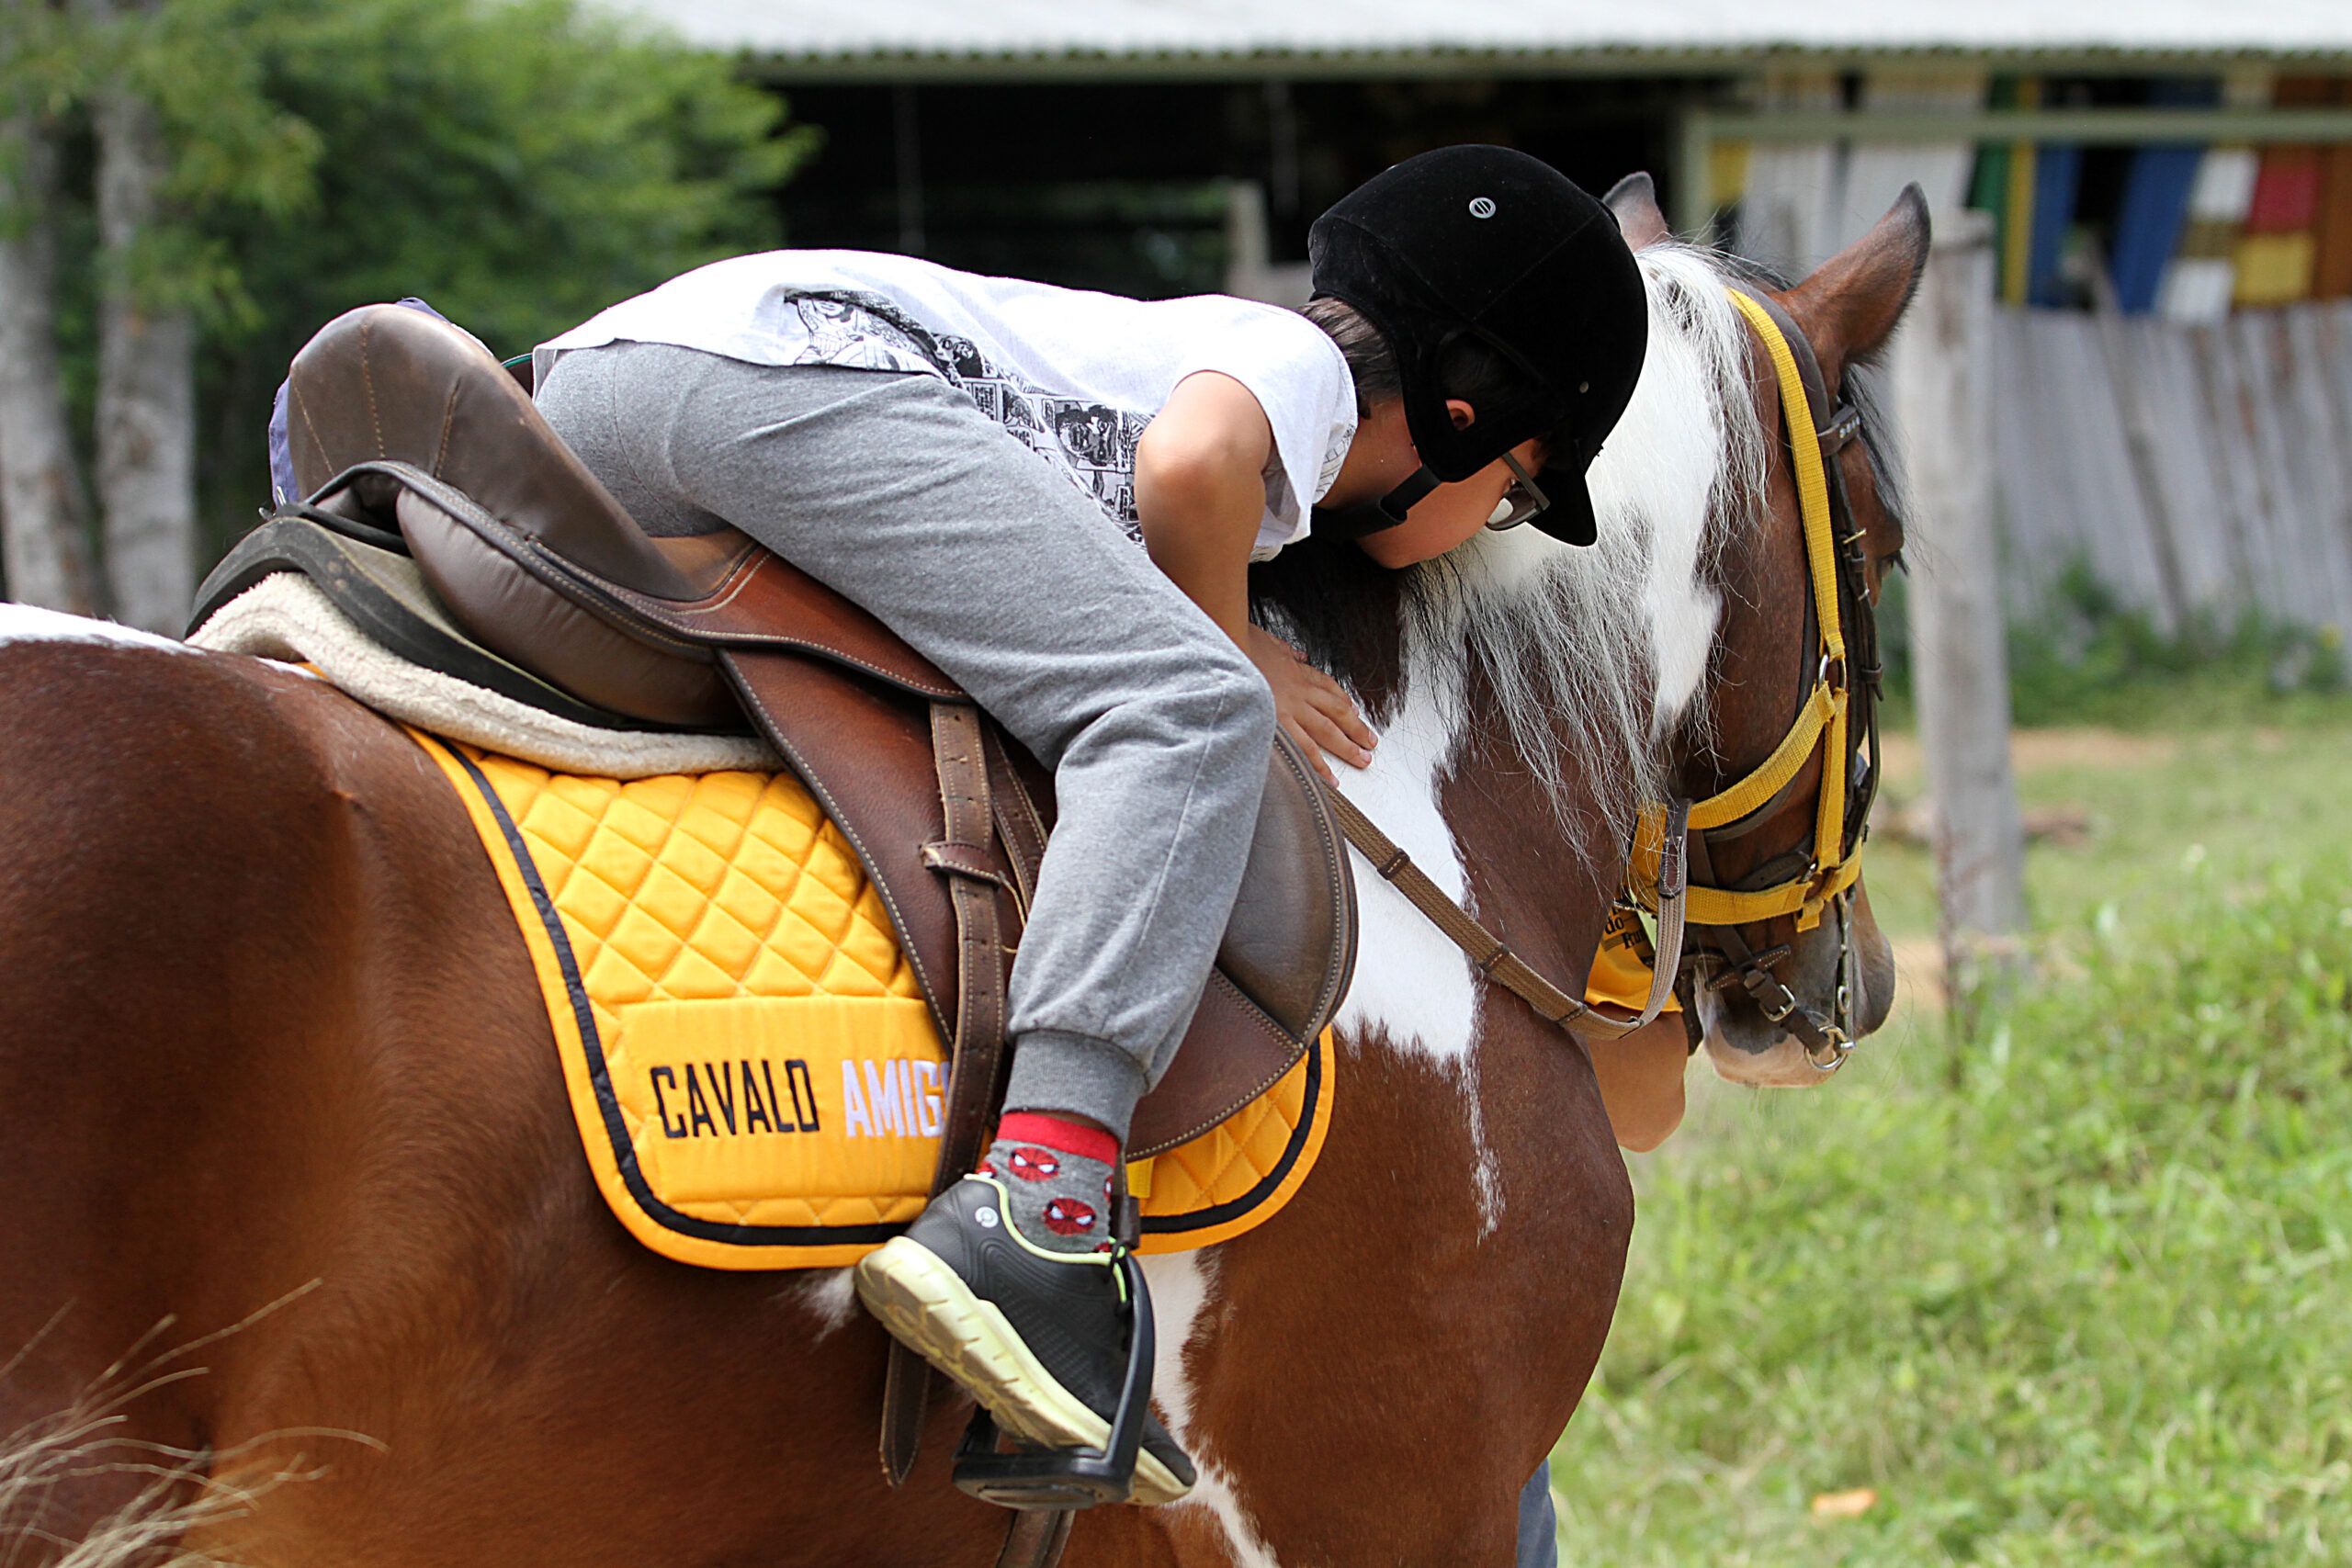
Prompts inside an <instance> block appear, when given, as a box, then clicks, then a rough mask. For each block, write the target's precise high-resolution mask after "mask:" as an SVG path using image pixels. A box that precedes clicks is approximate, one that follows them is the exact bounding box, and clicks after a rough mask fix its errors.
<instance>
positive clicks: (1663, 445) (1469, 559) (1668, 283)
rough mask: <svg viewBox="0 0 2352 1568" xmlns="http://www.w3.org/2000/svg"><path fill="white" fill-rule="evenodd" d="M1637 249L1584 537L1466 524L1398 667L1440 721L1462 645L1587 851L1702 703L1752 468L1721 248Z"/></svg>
mask: <svg viewBox="0 0 2352 1568" xmlns="http://www.w3.org/2000/svg"><path fill="white" fill-rule="evenodd" d="M1636 259H1637V260H1638V262H1639V263H1640V265H1641V271H1642V278H1643V281H1644V283H1645V284H1646V285H1647V287H1648V290H1649V318H1650V321H1649V326H1650V330H1649V349H1648V355H1647V357H1646V359H1645V362H1644V364H1643V367H1642V378H1641V381H1640V383H1639V385H1638V386H1636V388H1635V389H1634V398H1633V401H1632V402H1631V403H1630V404H1629V405H1628V406H1627V408H1626V410H1625V413H1624V417H1623V419H1621V420H1620V421H1619V422H1618V424H1617V428H1616V429H1615V430H1614V431H1613V432H1611V434H1610V436H1609V439H1608V442H1607V444H1606V445H1605V446H1604V447H1603V448H1602V450H1601V453H1600V457H1598V458H1597V459H1595V461H1594V463H1593V466H1592V469H1591V474H1590V482H1591V486H1592V496H1593V502H1594V505H1595V509H1596V510H1597V512H1598V513H1599V514H1600V540H1599V542H1598V543H1597V544H1595V545H1593V546H1591V547H1589V548H1581V549H1579V548H1577V547H1571V546H1566V545H1563V544H1560V543H1558V542H1557V541H1555V540H1553V539H1551V538H1549V537H1547V536H1544V535H1543V534H1541V533H1540V532H1538V531H1537V530H1536V529H1533V528H1516V529H1512V530H1510V531H1508V532H1506V533H1500V534H1481V535H1479V536H1477V537H1476V538H1475V539H1473V540H1471V541H1470V542H1469V543H1468V544H1466V545H1464V546H1462V547H1459V548H1457V549H1455V550H1453V551H1452V552H1450V553H1449V554H1448V555H1447V556H1445V557H1442V558H1440V559H1439V560H1438V561H1433V562H1430V563H1429V564H1428V565H1426V566H1424V567H1421V568H1419V569H1417V572H1418V577H1419V581H1417V582H1416V584H1415V591H1414V592H1412V593H1410V594H1408V603H1409V604H1412V606H1413V609H1412V612H1411V614H1410V619H1409V622H1408V626H1407V627H1406V638H1407V641H1406V671H1407V680H1408V684H1411V685H1419V684H1420V683H1421V682H1433V683H1434V684H1435V685H1436V687H1437V688H1438V689H1439V691H1441V692H1442V693H1443V695H1442V698H1441V701H1442V703H1443V704H1444V705H1446V706H1448V707H1449V708H1451V709H1453V713H1454V717H1455V720H1456V722H1455V724H1454V725H1453V727H1452V728H1455V729H1456V731H1457V733H1458V732H1459V730H1460V728H1462V727H1463V725H1464V724H1466V722H1467V721H1468V720H1469V718H1470V715H1468V713H1467V712H1466V711H1465V710H1464V698H1465V696H1466V694H1467V691H1468V685H1467V682H1466V681H1465V680H1464V675H1465V673H1466V671H1467V669H1468V667H1470V666H1471V665H1475V666H1476V668H1477V669H1478V670H1479V671H1480V673H1481V674H1482V675H1483V676H1484V677H1485V680H1486V683H1487V688H1488V694H1489V696H1490V699H1491V701H1492V704H1493V711H1492V713H1491V715H1490V716H1488V717H1489V719H1490V721H1491V722H1495V723H1498V724H1499V725H1500V726H1501V727H1502V728H1503V729H1504V731H1505V732H1506V733H1507V735H1508V736H1509V738H1510V740H1511V742H1512V744H1513V747H1514V749H1515V750H1517V751H1518V753H1519V755H1520V756H1521V758H1523V759H1524V760H1525V761H1526V762H1527V765H1528V767H1529V769H1530V770H1531V771H1532V773H1535V774H1536V776H1537V777H1538V778H1539V779H1540V780H1541V781H1542V782H1543V784H1544V787H1545V789H1546V792H1547V793H1548V794H1549V795H1550V796H1551V798H1552V800H1553V802H1554V804H1555V808H1557V809H1558V811H1559V812H1560V814H1561V816H1562V818H1563V820H1562V822H1561V826H1562V827H1563V828H1564V829H1568V830H1569V832H1570V835H1571V837H1572V838H1574V839H1576V840H1579V841H1581V842H1583V843H1585V844H1586V845H1587V846H1588V847H1589V848H1590V849H1593V850H1596V851H1598V850H1599V849H1600V847H1601V846H1602V845H1603V844H1613V843H1615V842H1618V841H1620V840H1621V836H1622V834H1623V831H1624V830H1625V829H1627V828H1628V827H1630V825H1631V823H1632V820H1633V815H1634V808H1635V807H1637V806H1638V805H1639V804H1640V803H1641V802H1642V801H1643V800H1645V799H1649V798H1654V797H1655V796H1656V795H1657V793H1658V792H1659V789H1660V786H1661V784H1662V783H1663V778H1662V773H1663V771H1664V767H1665V751H1664V747H1663V745H1662V744H1661V743H1662V742H1663V741H1664V740H1665V739H1668V737H1669V736H1671V735H1672V734H1674V733H1676V732H1678V731H1679V729H1681V728H1684V727H1686V726H1688V725H1691V724H1693V723H1703V722H1704V720H1705V714H1704V691H1703V681H1702V677H1703V676H1704V674H1705V672H1706V666H1707V661H1708V656H1709V653H1710V650H1711V649H1712V648H1713V641H1714V631H1715V624H1716V621H1717V618H1718V612H1719V611H1720V609H1721V604H1720V602H1719V600H1718V597H1717V595H1716V593H1715V591H1714V590H1713V587H1712V586H1711V585H1710V582H1709V576H1710V574H1709V572H1708V570H1707V568H1708V564H1709V561H1710V558H1712V556H1713V553H1714V551H1715V550H1716V549H1718V548H1719V547H1721V544H1722V542H1723V539H1724V535H1725V533H1726V532H1727V530H1728V529H1730V528H1731V527H1734V526H1737V525H1739V524H1740V523H1741V522H1743V521H1744V520H1745V519H1747V517H1748V516H1749V515H1750V514H1751V513H1752V512H1753V510H1754V508H1753V506H1752V505H1751V503H1750V502H1751V498H1752V497H1755V496H1757V495H1759V494H1761V493H1762V490H1763V485H1764V480H1765V477H1766V474H1767V472H1768V470H1767V467H1766V464H1767V461H1768V457H1769V454H1768V452H1767V448H1766V446H1765V441H1764V433H1763V428H1762V426H1761V424H1760V423H1759V422H1758V419H1757V416H1756V410H1755V405H1754V404H1753V402H1752V401H1751V400H1750V397H1749V393H1748V369H1747V365H1748V361H1747V328H1746V325H1745V322H1744V320H1743V318H1742V317H1741V316H1740V315H1739V313H1738V312H1737V311H1736V310H1735V309H1734V308H1733V306H1732V305H1731V303H1730V301H1729V299H1727V298H1726V296H1725V294H1724V284H1725V282H1726V281H1727V280H1728V279H1729V278H1730V277H1731V276H1733V275H1732V273H1731V272H1730V270H1729V268H1728V267H1727V265H1725V264H1724V262H1723V261H1722V260H1721V259H1720V258H1719V257H1717V256H1715V255H1714V254H1713V253H1712V252H1708V251H1703V250H1700V249H1696V248H1694V247H1691V246H1688V245H1683V244H1678V243H1660V244H1654V245H1651V246H1648V247H1647V248H1645V249H1644V250H1642V251H1641V252H1639V253H1637V256H1636ZM1426 689H1427V688H1424V690H1426ZM1572 780H1574V781H1576V783H1577V788H1571V787H1570V784H1571V781H1572ZM1586 810H1596V811H1598V812H1599V814H1600V818H1601V823H1600V825H1602V826H1605V827H1606V828H1607V829H1610V831H1609V832H1607V833H1605V834H1602V835H1599V836H1594V835H1589V834H1587V833H1584V832H1581V831H1578V830H1577V829H1579V828H1582V827H1586V826H1590V825H1591V824H1589V823H1579V822H1577V820H1575V818H1577V817H1579V816H1581V815H1582V814H1583V812H1584V811H1586Z"/></svg>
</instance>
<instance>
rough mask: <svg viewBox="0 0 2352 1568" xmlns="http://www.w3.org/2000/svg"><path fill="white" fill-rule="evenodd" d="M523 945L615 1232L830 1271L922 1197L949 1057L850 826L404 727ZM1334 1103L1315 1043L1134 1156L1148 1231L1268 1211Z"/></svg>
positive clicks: (712, 783)
mask: <svg viewBox="0 0 2352 1568" xmlns="http://www.w3.org/2000/svg"><path fill="white" fill-rule="evenodd" d="M410 733H411V734H412V735H413V736H414V737H415V738H416V739H417V743H418V744H419V745H421V746H423V747H424V750H425V751H426V752H427V753H428V754H430V755H431V756H432V758H433V759H434V761H436V762H438V763H439V764H440V766H441V769H442V771H443V772H444V773H447V775H448V777H449V782H450V783H451V784H452V785H453V786H455V788H456V789H457V791H458V796H459V798H460V799H462V800H463V801H464V802H465V805H466V810H467V813H468V815H469V816H470V817H471V818H472V819H473V824H474V829H475V831H476V832H477V833H478V834H479V835H480V837H481V843H482V848H483V849H484V850H485V851H487V852H488V853H489V855H490V860H491V863H492V865H493V866H495V867H496V868H497V872H498V880H499V884H500V886H503V888H504V889H505V891H506V897H507V902H508V903H509V905H510V906H512V908H513V909H514V913H515V923H516V925H517V926H518V927H519V928H520V929H521V931H522V933H523V941H524V943H525V944H526V946H527V947H528V948H529V949H530V953H531V963H532V965H533V967H534V969H535V970H536V971H537V976H538V981H539V988H540V991H541V993H542V995H543V998H544V999H545V1001H546V1004H547V1009H548V1022H549V1023H550V1024H551V1025H552V1026H553V1028H554V1032H555V1038H556V1044H557V1050H558V1053H559V1055H560V1056H561V1058H562V1064H563V1076H564V1082H565V1084H566V1086H567V1087H568V1089H569V1090H570V1094H571V1108H572V1112H573V1116H574V1119H575V1120H576V1121H577V1122H578V1123H579V1127H580V1137H581V1142H582V1145H583V1147H584V1148H585V1150H586V1152H587V1156H588V1164H589V1167H590V1168H591V1169H592V1170H593V1171H594V1173H595V1178H596V1184H597V1186H598V1187H599V1188H600V1189H602V1190H603V1192H604V1194H605V1201H606V1202H608V1203H609V1204H611V1206H612V1210H613V1213H615V1214H616V1216H618V1217H619V1219H620V1222H621V1224H624V1225H626V1226H628V1230H629V1232H630V1234H631V1235H635V1236H636V1237H637V1238H638V1239H639V1241H642V1242H643V1243H645V1245H646V1246H648V1247H651V1248H652V1249H653V1250H654V1251H656V1252H658V1253H661V1254H662V1256H663V1257H665V1258H675V1259H676V1260H678V1261H679V1262H681V1263H693V1264H699V1265H702V1266H704V1267H706V1268H713V1269H794V1268H814V1267H820V1266H834V1265H839V1264H844V1263H853V1262H855V1261H856V1260H857V1259H858V1258H862V1257H864V1256H865V1254H866V1253H868V1252H870V1251H872V1250H873V1249H874V1248H875V1247H879V1246H880V1245H881V1244H882V1243H883V1242H885V1241H887V1240H888V1239H889V1238H890V1237H891V1236H893V1235H897V1234H898V1233H899V1230H900V1229H902V1228H903V1227H904V1226H905V1225H906V1224H907V1223H908V1222H909V1221H910V1220H912V1219H913V1218H914V1217H915V1215H916V1214H918V1213H922V1207H923V1204H924V1202H925V1201H926V1199H927V1196H928V1194H929V1190H930V1185H931V1176H932V1169H933V1162H934V1160H935V1158H936V1156H937V1145H938V1132H939V1122H940V1115H941V1112H942V1110H943V1099H944V1092H945V1089H946V1080H947V1062H946V1053H945V1051H944V1049H943V1047H942V1044H941V1042H940V1039H939V1033H938V1031H937V1030H936V1028H934V1027H933V1022H932V1018H931V1010H930V1009H929V1008H928V1007H926V1006H925V1005H924V1003H923V999H922V992H921V991H920V990H919V989H918V988H917V987H916V985H915V978H914V972H913V970H912V969H911V968H910V966H909V964H907V962H906V960H905V958H904V957H903V956H902V955H901V954H900V953H899V944H898V939H897V937H896V936H895V935H894V934H893V932H892V931H891V929H890V923H889V919H888V915H887V914H886V913H885V912H884V909H883V907H882V901H881V899H880V898H879V897H877V896H876V893H875V891H874V889H873V887H872V886H870V885H869V884H868V883H867V881H866V878H865V872H864V870H863V868H861V867H860V866H859V864H858V863H857V860H856V857H855V856H854V854H853V853H852V852H851V850H850V847H849V844H848V842H847V840H844V839H842V836H841V833H840V831H839V830H838V829H835V828H834V827H833V825H832V824H831V822H829V821H828V820H826V818H825V816H824V814H823V812H822V811H821V810H820V808H819V807H818V805H817V803H816V801H815V800H814V799H813V798H812V797H811V796H810V795H809V792H808V791H807V790H806V789H804V788H803V787H802V786H801V784H800V783H799V781H798V780H797V779H796V778H794V777H792V776H791V775H790V774H788V773H779V774H766V773H703V774H697V775H693V776H686V775H676V774H673V775H670V776H666V777H662V778H651V779H639V780H634V781H631V782H628V783H622V782H619V781H616V780H613V779H598V778H581V777H575V776H571V775H567V774H561V773H548V772H547V771H546V770H545V769H543V768H538V767H535V766H533V765H532V764H530V763H527V762H521V761H515V760H514V759H513V758H508V757H501V756H497V755H494V754H492V753H489V752H484V751H481V750H476V749H474V748H472V747H469V746H463V745H455V744H451V743H447V742H444V741H442V740H440V739H436V738H435V737H433V736H429V735H426V734H424V732H422V731H419V730H414V729H412V730H411V731H410ZM1330 1114H1331V1042H1330V1037H1329V1034H1328V1033H1327V1034H1326V1035H1325V1036H1324V1038H1323V1039H1322V1041H1321V1042H1319V1043H1318V1044H1317V1048H1316V1049H1315V1050H1313V1051H1310V1052H1308V1053H1307V1054H1306V1056H1305V1057H1304V1058H1302V1059H1301V1060H1300V1062H1299V1064H1298V1065H1297V1066H1295V1067H1294V1068H1293V1069H1292V1070H1291V1071H1290V1073H1289V1074H1288V1075H1287V1076H1286V1077H1283V1079H1282V1080H1281V1081H1279V1082H1278V1083H1276V1084H1275V1085H1274V1086H1273V1088H1272V1089H1269V1090H1267V1091H1266V1093H1265V1094H1263V1095H1261V1097H1260V1098H1259V1099H1257V1100H1253V1101H1252V1102H1251V1103H1250V1104H1249V1105H1247V1106H1245V1107H1244V1108H1243V1109H1242V1110H1241V1111H1238V1112H1237V1113H1236V1114H1235V1115H1234V1116H1232V1117H1231V1118H1229V1119H1228V1120H1227V1121H1226V1122H1224V1123H1223V1124H1222V1125H1220V1126H1218V1127H1216V1128H1215V1129H1213V1130H1211V1131H1210V1132H1208V1133H1207V1134H1204V1135H1203V1136H1201V1137H1199V1138H1196V1139H1194V1140H1193V1141H1192V1142H1190V1143H1187V1144H1183V1145H1179V1146H1178V1147H1176V1148H1173V1149H1170V1150H1169V1151H1168V1152H1167V1153H1165V1154H1162V1155H1159V1156H1156V1157H1154V1158H1151V1159H1148V1160H1140V1161H1137V1162H1136V1163H1135V1164H1133V1165H1131V1166H1130V1167H1129V1168H1128V1176H1129V1181H1130V1186H1131V1187H1132V1189H1133V1190H1134V1191H1135V1193H1136V1197H1137V1198H1138V1200H1139V1201H1141V1203H1142V1207H1143V1215H1144V1219H1143V1230H1144V1240H1143V1247H1142V1250H1144V1251H1145V1252H1173V1251H1181V1250H1183V1249H1185V1248H1188V1247H1205V1246H1207V1245H1209V1244H1211V1243H1213V1242H1218V1241H1223V1240H1225V1239H1227V1237H1230V1236H1234V1235H1239V1234H1241V1233H1242V1232H1244V1231H1246V1230H1249V1229H1250V1228H1251V1227H1253V1226H1255V1225H1257V1224H1260V1223H1261V1222H1262V1221H1264V1220H1265V1219H1267V1218H1268V1217H1269V1216H1271V1215H1272V1214H1273V1213H1276V1212H1278V1211H1279V1210H1280V1209H1281V1208H1282V1207H1283V1204H1284V1203H1286V1202H1288V1201H1290V1198H1291V1195H1292V1194H1293V1193H1295V1191H1297V1190H1298V1187H1299V1183H1301V1182H1302V1181H1304V1180H1305V1179H1306V1174H1307V1172H1308V1171H1309V1170H1310V1169H1312V1168H1313V1167H1314V1165H1315V1160H1316V1156H1317V1154H1318V1153H1319V1152H1320V1150H1321V1148H1322V1145H1323V1136H1324V1133H1325V1131H1326V1129H1327V1128H1328V1127H1329V1122H1330Z"/></svg>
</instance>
